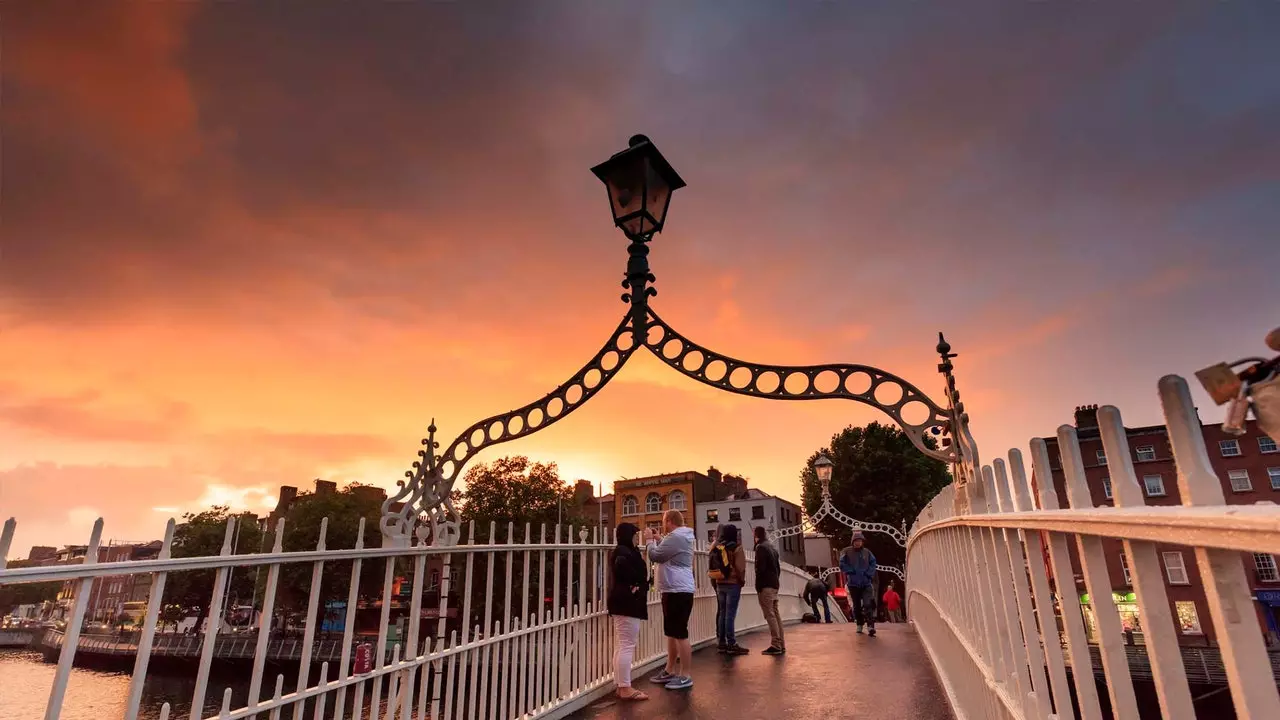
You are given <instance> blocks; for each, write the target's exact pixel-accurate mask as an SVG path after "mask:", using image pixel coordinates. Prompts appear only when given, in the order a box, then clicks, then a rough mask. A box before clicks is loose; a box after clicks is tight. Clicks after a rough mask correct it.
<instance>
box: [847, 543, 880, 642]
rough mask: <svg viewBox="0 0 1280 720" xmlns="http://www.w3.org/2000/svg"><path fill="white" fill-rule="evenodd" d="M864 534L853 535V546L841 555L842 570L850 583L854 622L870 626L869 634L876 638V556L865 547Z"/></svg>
mask: <svg viewBox="0 0 1280 720" xmlns="http://www.w3.org/2000/svg"><path fill="white" fill-rule="evenodd" d="M864 542H865V538H863V537H862V533H860V532H854V533H853V544H852V545H851V546H849V547H847V548H845V549H844V552H843V553H841V554H840V570H842V571H843V572H844V576H845V578H846V581H847V582H848V583H849V602H850V604H852V605H853V621H854V622H856V623H857V624H858V632H862V626H863V625H868V626H869V627H868V629H867V634H868V635H870V636H871V637H875V636H876V590H875V584H876V556H875V555H874V554H873V553H872V552H871V549H870V548H866V547H863V544H864Z"/></svg>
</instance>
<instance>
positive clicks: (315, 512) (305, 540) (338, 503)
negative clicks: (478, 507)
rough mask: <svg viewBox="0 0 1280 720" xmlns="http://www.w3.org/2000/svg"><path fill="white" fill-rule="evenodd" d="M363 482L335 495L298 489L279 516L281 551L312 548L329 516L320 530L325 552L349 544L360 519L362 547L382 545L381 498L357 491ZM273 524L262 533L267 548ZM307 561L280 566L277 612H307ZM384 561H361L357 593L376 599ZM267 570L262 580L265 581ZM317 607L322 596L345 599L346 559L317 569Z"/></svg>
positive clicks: (271, 540)
mask: <svg viewBox="0 0 1280 720" xmlns="http://www.w3.org/2000/svg"><path fill="white" fill-rule="evenodd" d="M361 487H363V486H362V485H359V484H356V483H353V484H351V485H348V486H346V487H344V488H343V489H342V490H341V491H339V492H336V493H324V494H315V493H302V494H301V495H299V496H298V497H297V499H296V500H294V502H293V504H292V505H290V506H289V511H288V513H287V514H286V515H285V519H284V537H283V538H282V540H281V545H282V547H283V548H284V550H285V551H286V552H299V551H307V550H315V549H316V544H317V542H319V540H320V524H321V522H322V521H323V520H324V518H328V519H329V526H328V528H327V529H326V531H325V548H327V549H330V550H337V549H347V548H354V547H355V546H356V534H357V532H358V531H359V529H360V518H364V521H365V522H364V546H365V547H366V548H377V547H382V531H381V530H380V529H379V527H378V520H379V519H380V518H381V517H382V499H381V497H380V495H379V494H371V493H364V492H360V490H359V489H360V488H361ZM274 535H275V528H274V527H273V528H270V532H269V533H268V535H267V538H266V542H267V543H268V544H267V547H268V548H270V547H272V545H271V543H274V542H275V537H274ZM311 568H312V566H311V563H290V564H288V565H284V566H282V567H281V572H280V582H279V588H278V590H277V600H276V607H277V608H278V609H280V610H303V611H305V610H306V607H307V600H308V597H309V595H310V592H311ZM384 570H385V565H384V563H383V562H382V561H380V560H365V561H364V563H363V564H362V567H361V570H360V590H359V596H360V597H362V598H381V596H382V577H383V572H384ZM266 577H267V576H266V573H263V574H262V580H261V581H262V583H264V584H265V583H266ZM320 577H321V581H320V582H321V584H320V608H321V609H323V607H324V603H325V601H327V600H340V601H344V602H345V601H346V599H347V591H348V590H349V583H350V582H351V561H350V560H344V561H341V562H326V563H325V565H324V570H323V571H322V573H321V576H320Z"/></svg>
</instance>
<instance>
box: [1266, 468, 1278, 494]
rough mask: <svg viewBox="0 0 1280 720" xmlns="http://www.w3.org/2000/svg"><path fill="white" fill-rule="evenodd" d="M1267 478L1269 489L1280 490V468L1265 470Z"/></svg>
mask: <svg viewBox="0 0 1280 720" xmlns="http://www.w3.org/2000/svg"><path fill="white" fill-rule="evenodd" d="M1267 477H1269V478H1271V489H1272V490H1280V467H1272V468H1267Z"/></svg>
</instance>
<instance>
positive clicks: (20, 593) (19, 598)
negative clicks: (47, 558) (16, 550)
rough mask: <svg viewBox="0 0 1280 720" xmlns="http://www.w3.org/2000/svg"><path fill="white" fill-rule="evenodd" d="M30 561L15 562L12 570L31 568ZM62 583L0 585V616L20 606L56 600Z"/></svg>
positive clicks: (11, 565) (10, 565)
mask: <svg viewBox="0 0 1280 720" xmlns="http://www.w3.org/2000/svg"><path fill="white" fill-rule="evenodd" d="M34 564H35V563H32V562H31V561H30V560H14V561H12V562H10V563H9V567H10V568H20V567H31V566H33V565H34ZM61 589H62V583H61V582H57V581H54V582H39V583H17V584H14V585H0V615H5V614H7V613H9V612H12V611H13V609H14V608H15V607H17V606H19V605H38V604H40V603H42V602H45V601H46V600H56V599H57V597H58V591H59V590H61Z"/></svg>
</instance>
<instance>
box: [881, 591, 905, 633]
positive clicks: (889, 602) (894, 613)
mask: <svg viewBox="0 0 1280 720" xmlns="http://www.w3.org/2000/svg"><path fill="white" fill-rule="evenodd" d="M880 601H881V602H883V603H884V610H885V612H886V613H887V614H888V616H889V622H891V623H900V622H902V596H901V595H899V594H898V591H897V590H894V589H893V581H890V582H889V589H888V590H885V591H884V596H883V597H881V598H880Z"/></svg>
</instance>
